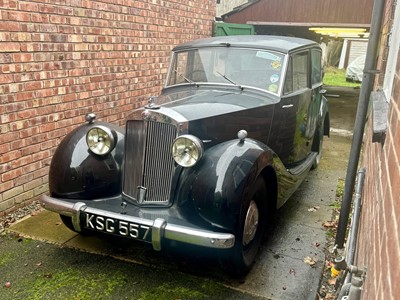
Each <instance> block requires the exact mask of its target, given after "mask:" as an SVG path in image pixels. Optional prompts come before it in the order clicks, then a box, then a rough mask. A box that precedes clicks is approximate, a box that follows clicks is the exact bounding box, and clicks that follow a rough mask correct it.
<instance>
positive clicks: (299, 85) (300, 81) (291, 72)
mask: <svg viewBox="0 0 400 300" xmlns="http://www.w3.org/2000/svg"><path fill="white" fill-rule="evenodd" d="M308 75H309V71H308V52H301V53H296V54H294V55H292V57H290V59H289V64H288V69H287V73H286V81H285V86H284V90H283V91H284V93H285V94H289V93H292V92H296V91H299V90H302V89H305V88H308V86H309V85H308V77H309V76H308Z"/></svg>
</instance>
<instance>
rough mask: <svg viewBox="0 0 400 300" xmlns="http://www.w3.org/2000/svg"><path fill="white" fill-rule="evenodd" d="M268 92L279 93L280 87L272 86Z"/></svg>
mask: <svg viewBox="0 0 400 300" xmlns="http://www.w3.org/2000/svg"><path fill="white" fill-rule="evenodd" d="M268 91H270V92H272V93H276V92H277V91H278V86H277V85H276V84H270V85H269V87H268Z"/></svg>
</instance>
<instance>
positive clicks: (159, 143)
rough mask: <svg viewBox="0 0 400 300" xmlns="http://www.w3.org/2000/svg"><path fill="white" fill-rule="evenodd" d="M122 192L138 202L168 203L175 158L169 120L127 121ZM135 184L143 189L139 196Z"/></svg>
mask: <svg viewBox="0 0 400 300" xmlns="http://www.w3.org/2000/svg"><path fill="white" fill-rule="evenodd" d="M126 133H127V134H126V138H125V139H126V149H125V168H124V187H123V191H124V194H125V195H126V196H128V197H129V199H131V200H133V201H136V202H137V203H138V204H162V205H166V204H169V201H170V192H171V184H172V177H173V173H174V160H173V158H172V155H171V147H172V143H173V141H174V139H175V138H176V136H177V128H176V127H175V126H174V125H172V124H168V123H160V122H153V121H145V122H144V121H129V122H128V123H127V127H126ZM138 187H144V188H145V189H146V196H145V198H144V199H138Z"/></svg>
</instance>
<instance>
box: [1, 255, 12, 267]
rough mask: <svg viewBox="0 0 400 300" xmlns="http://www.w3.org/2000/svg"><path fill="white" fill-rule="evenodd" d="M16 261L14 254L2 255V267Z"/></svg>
mask: <svg viewBox="0 0 400 300" xmlns="http://www.w3.org/2000/svg"><path fill="white" fill-rule="evenodd" d="M13 259H14V255H13V254H12V253H8V252H6V253H2V254H1V255H0V266H3V265H6V264H7V263H9V262H11V261H12V260H13Z"/></svg>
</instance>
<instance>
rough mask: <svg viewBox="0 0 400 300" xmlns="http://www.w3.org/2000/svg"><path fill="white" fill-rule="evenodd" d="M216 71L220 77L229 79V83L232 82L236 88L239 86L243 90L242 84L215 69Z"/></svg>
mask: <svg viewBox="0 0 400 300" xmlns="http://www.w3.org/2000/svg"><path fill="white" fill-rule="evenodd" d="M216 72H217V73H218V75H220V76H221V77H222V78H224V79H225V80H227V81H229V82H230V83H232V84H233V85H235V86H237V87H238V88H240V89H241V90H243V88H242V86H241V85H240V84H237V83H236V82H235V81H233V80H232V79H230V78H228V77H227V76H226V75H224V74H222V73H220V72H218V71H216Z"/></svg>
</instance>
